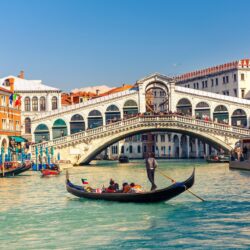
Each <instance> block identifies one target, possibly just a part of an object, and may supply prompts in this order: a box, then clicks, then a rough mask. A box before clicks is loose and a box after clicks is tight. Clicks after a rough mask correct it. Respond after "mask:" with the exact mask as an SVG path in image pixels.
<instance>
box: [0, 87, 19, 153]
mask: <svg viewBox="0 0 250 250" xmlns="http://www.w3.org/2000/svg"><path fill="white" fill-rule="evenodd" d="M13 87H14V86H13V82H10V90H9V89H6V88H4V87H0V144H1V148H2V149H4V152H5V153H6V152H7V148H8V147H9V142H10V139H11V138H12V137H16V136H20V135H21V108H20V105H19V104H18V102H13V101H12V96H13Z"/></svg>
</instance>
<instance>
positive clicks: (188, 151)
mask: <svg viewBox="0 0 250 250" xmlns="http://www.w3.org/2000/svg"><path fill="white" fill-rule="evenodd" d="M189 157H190V137H189V136H188V135H187V158H189Z"/></svg>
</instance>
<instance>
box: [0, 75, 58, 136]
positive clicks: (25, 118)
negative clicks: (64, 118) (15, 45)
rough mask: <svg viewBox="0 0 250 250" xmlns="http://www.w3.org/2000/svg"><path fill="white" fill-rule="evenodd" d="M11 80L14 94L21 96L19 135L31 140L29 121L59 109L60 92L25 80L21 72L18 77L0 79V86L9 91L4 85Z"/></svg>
mask: <svg viewBox="0 0 250 250" xmlns="http://www.w3.org/2000/svg"><path fill="white" fill-rule="evenodd" d="M9 79H12V80H11V81H13V82H14V86H15V87H14V93H15V94H19V95H20V96H21V135H22V136H23V137H24V138H26V139H28V140H31V138H32V137H31V121H32V120H33V119H35V118H36V117H37V116H38V115H41V114H46V113H49V112H50V111H52V110H56V109H60V108H61V91H60V90H59V89H58V88H54V87H50V86H48V85H45V84H43V82H42V81H41V80H27V79H25V78H24V72H23V71H21V72H20V74H19V75H18V77H16V76H7V77H4V78H1V79H0V86H2V87H5V88H6V89H9V90H10V86H8V84H7V85H6V83H7V82H8V81H9Z"/></svg>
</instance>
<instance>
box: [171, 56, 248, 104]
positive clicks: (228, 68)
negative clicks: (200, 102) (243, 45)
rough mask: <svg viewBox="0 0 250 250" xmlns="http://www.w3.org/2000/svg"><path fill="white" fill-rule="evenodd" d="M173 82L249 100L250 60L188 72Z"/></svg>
mask: <svg viewBox="0 0 250 250" xmlns="http://www.w3.org/2000/svg"><path fill="white" fill-rule="evenodd" d="M175 80H176V85H179V86H182V87H186V88H191V89H199V90H202V91H208V92H214V93H217V94H221V95H227V96H234V97H238V98H245V99H250V59H242V60H238V61H234V62H229V63H224V64H221V65H216V66H212V67H210V68H206V69H202V70H196V71H192V72H188V73H185V74H182V75H179V76H177V77H175Z"/></svg>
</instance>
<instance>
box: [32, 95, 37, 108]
mask: <svg viewBox="0 0 250 250" xmlns="http://www.w3.org/2000/svg"><path fill="white" fill-rule="evenodd" d="M32 111H38V98H37V97H36V96H34V97H33V98H32Z"/></svg>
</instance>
